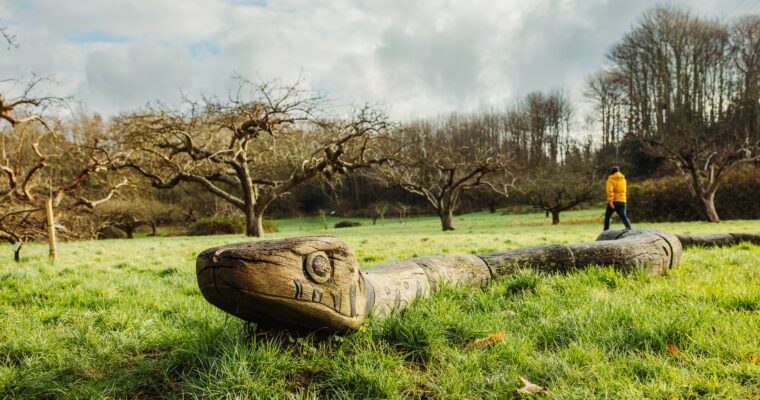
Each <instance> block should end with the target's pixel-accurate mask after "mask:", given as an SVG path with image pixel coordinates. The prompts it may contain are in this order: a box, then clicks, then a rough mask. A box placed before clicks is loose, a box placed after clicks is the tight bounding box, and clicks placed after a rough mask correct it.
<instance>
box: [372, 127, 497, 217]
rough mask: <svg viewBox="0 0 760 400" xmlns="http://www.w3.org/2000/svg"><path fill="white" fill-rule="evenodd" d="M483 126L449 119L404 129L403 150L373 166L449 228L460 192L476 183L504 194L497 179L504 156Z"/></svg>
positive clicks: (486, 128)
mask: <svg viewBox="0 0 760 400" xmlns="http://www.w3.org/2000/svg"><path fill="white" fill-rule="evenodd" d="M483 122H484V121H483V120H479V119H477V118H474V117H471V116H467V117H465V116H452V117H450V118H448V119H445V120H442V121H436V122H430V121H427V122H425V121H421V122H415V123H412V124H409V125H407V126H406V127H404V128H403V129H402V130H400V131H398V133H397V135H398V137H399V140H401V141H402V142H403V143H404V147H403V150H402V151H401V152H399V153H398V155H397V156H396V157H395V158H394V159H393V160H392V161H390V162H388V163H386V164H384V165H382V166H380V167H379V168H378V172H379V174H380V176H381V179H384V180H385V181H386V182H388V183H389V184H392V185H398V186H400V187H401V188H402V189H404V190H405V191H407V192H409V193H411V194H414V195H417V196H419V197H421V198H423V199H424V200H425V201H426V202H427V203H428V205H429V206H430V207H431V208H432V209H433V210H434V211H435V213H436V214H437V215H438V217H439V218H440V219H441V228H442V229H443V230H444V231H449V230H454V225H453V215H454V211H455V210H456V208H457V204H458V202H459V197H460V195H461V193H462V192H463V191H466V190H470V189H472V188H474V187H478V186H480V185H488V186H490V187H492V188H493V189H494V190H497V189H501V190H502V191H505V190H506V186H504V185H503V184H502V185H498V184H497V183H496V181H497V177H498V176H499V175H502V176H503V175H504V174H506V172H507V169H508V165H509V160H508V156H507V155H506V154H505V152H504V149H503V148H501V147H500V145H499V144H498V143H495V142H490V143H489V140H490V139H493V137H491V136H490V135H489V134H488V133H489V130H488V128H489V127H488V126H487V125H486V124H484V123H483ZM488 178H493V179H491V180H489V179H488Z"/></svg>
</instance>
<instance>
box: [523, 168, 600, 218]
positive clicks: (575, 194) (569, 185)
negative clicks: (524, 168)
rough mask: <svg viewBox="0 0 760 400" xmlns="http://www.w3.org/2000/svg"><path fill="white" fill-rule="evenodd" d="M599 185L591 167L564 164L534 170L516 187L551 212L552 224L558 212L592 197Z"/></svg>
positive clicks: (538, 205) (532, 202)
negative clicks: (577, 167) (581, 168)
mask: <svg viewBox="0 0 760 400" xmlns="http://www.w3.org/2000/svg"><path fill="white" fill-rule="evenodd" d="M600 187H601V184H600V183H599V182H596V181H595V179H594V176H593V169H592V168H590V167H589V168H585V170H583V171H581V170H577V169H574V168H571V167H570V166H568V165H564V166H557V167H551V168H549V169H541V170H539V171H537V172H536V173H534V174H532V175H531V176H530V177H529V178H528V179H526V180H525V181H524V182H523V183H522V184H520V185H517V189H516V190H517V191H518V192H519V193H520V194H521V197H522V198H523V199H524V200H525V201H526V202H527V203H528V204H530V205H532V206H534V207H538V208H540V209H541V210H543V211H546V213H547V215H548V214H551V216H552V225H557V224H559V215H560V213H561V212H563V211H567V210H570V209H572V208H574V207H576V206H578V205H580V204H582V203H585V202H587V201H589V200H592V199H593V198H594V195H595V194H596V193H599V192H600V189H599V188H600Z"/></svg>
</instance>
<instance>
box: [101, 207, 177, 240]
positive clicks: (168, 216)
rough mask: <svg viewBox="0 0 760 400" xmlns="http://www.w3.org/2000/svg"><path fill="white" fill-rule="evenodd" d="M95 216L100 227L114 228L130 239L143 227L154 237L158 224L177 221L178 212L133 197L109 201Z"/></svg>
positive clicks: (173, 208)
mask: <svg viewBox="0 0 760 400" xmlns="http://www.w3.org/2000/svg"><path fill="white" fill-rule="evenodd" d="M95 214H96V215H97V217H98V218H99V219H100V226H101V227H103V228H107V227H114V228H116V229H119V230H120V231H122V232H124V234H125V235H126V236H127V239H132V238H133V237H134V233H135V231H136V230H137V229H138V228H140V227H143V226H148V227H150V228H151V231H152V235H153V236H155V235H156V228H157V226H158V224H160V223H162V222H166V221H175V220H178V219H179V215H180V210H179V209H178V208H177V207H174V206H173V205H171V204H165V203H162V202H160V201H158V200H155V199H149V198H144V197H135V198H123V199H118V200H113V201H110V202H108V203H106V204H103V205H102V206H100V207H98V209H97V211H96V212H95Z"/></svg>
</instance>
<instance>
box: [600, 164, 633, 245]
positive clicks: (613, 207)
mask: <svg viewBox="0 0 760 400" xmlns="http://www.w3.org/2000/svg"><path fill="white" fill-rule="evenodd" d="M607 172H608V174H609V175H608V176H607V211H606V212H605V213H604V230H605V231H606V230H608V229H610V218H612V213H615V212H617V215H618V216H620V219H621V220H622V221H623V225H625V229H631V221H629V220H628V216H627V215H626V208H627V207H626V197H625V190H626V184H625V176H623V174H621V173H620V168H619V167H617V166H614V167H611V168H610V169H608V170H607Z"/></svg>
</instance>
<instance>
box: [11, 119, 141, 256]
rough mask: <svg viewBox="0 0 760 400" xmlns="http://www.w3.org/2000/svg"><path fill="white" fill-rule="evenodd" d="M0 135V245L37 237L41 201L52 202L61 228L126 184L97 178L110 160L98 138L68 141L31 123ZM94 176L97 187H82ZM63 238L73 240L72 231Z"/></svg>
mask: <svg viewBox="0 0 760 400" xmlns="http://www.w3.org/2000/svg"><path fill="white" fill-rule="evenodd" d="M36 120H37V121H38V120H39V119H36ZM56 129H58V128H57V127H56ZM0 135H1V136H2V137H1V138H0V139H1V140H0V171H1V172H2V175H0V177H2V178H0V240H4V241H8V242H12V243H24V242H27V241H29V240H35V239H40V238H41V237H43V236H44V235H45V234H46V223H45V222H44V218H45V213H44V204H45V201H46V199H47V198H52V199H53V206H54V208H55V209H56V210H57V213H58V214H59V217H60V219H61V221H63V222H64V223H65V221H67V218H68V217H71V216H73V215H71V214H75V213H76V212H78V211H77V210H80V209H93V208H94V207H96V206H98V205H100V204H102V203H104V202H106V201H108V200H110V199H111V198H112V197H113V195H114V194H115V193H116V191H117V190H118V189H119V188H120V187H122V186H124V185H126V184H127V182H126V181H122V182H120V183H117V184H109V183H108V182H107V180H106V179H105V178H104V177H103V176H102V175H103V172H105V170H106V168H107V166H108V165H110V163H111V162H112V158H111V153H110V150H109V149H108V148H107V147H106V146H104V145H103V144H102V142H101V141H100V139H99V138H93V139H88V140H85V138H83V137H79V138H78V139H80V141H78V142H73V141H70V140H68V139H66V138H65V136H66V135H63V134H61V135H55V134H54V131H53V130H49V129H48V127H47V126H44V127H43V126H42V125H39V124H33V123H31V122H25V123H19V124H17V125H16V126H15V128H12V129H3V130H2V131H0ZM95 175H101V176H100V177H99V185H98V186H99V188H96V187H94V186H91V187H85V186H86V185H85V183H87V182H88V180H92V179H91V178H92V177H93V176H95ZM92 196H98V198H97V199H93V198H92ZM72 228H73V227H72ZM64 233H65V235H64V236H70V237H78V236H77V235H78V232H77V230H75V229H69V230H67V231H65V232H64Z"/></svg>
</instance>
